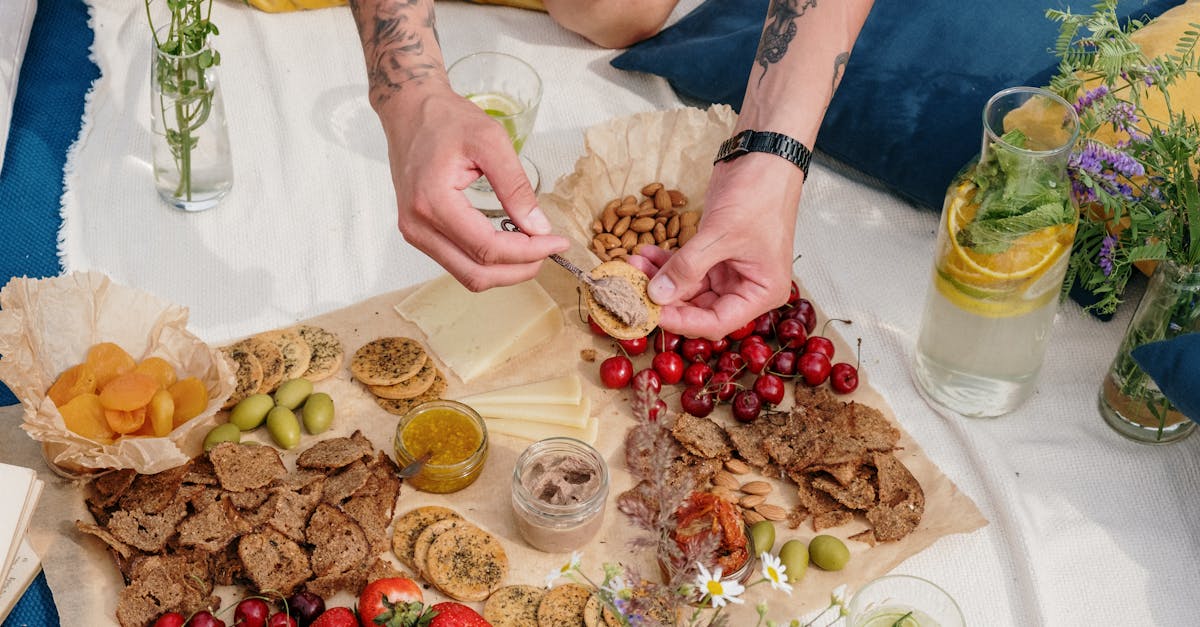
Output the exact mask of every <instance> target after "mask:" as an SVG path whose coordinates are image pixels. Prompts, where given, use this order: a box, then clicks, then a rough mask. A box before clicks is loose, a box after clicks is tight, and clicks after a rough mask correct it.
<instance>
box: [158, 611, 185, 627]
mask: <svg viewBox="0 0 1200 627" xmlns="http://www.w3.org/2000/svg"><path fill="white" fill-rule="evenodd" d="M185 622H187V619H186V618H184V617H183V614H180V613H179V612H167V613H166V614H163V615H162V616H159V617H158V620H156V621H154V627H183V624H184V623H185Z"/></svg>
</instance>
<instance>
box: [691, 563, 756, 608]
mask: <svg viewBox="0 0 1200 627" xmlns="http://www.w3.org/2000/svg"><path fill="white" fill-rule="evenodd" d="M696 565H697V566H699V567H700V574H699V575H696V587H697V588H699V589H700V590H701V591H702V592H703V593H704V594H705V595H706V596H708V598H709V600H711V601H712V606H713V607H725V604H726V603H744V602H745V601H744V600H743V599H739V598H738V595H739V594H741V593H742V592H743V591H744V590H745V589H746V588H745V587H743V586H742V584H740V583H738V582H736V581H722V580H721V574H722V573H721V567H720V566H718V567H716V569H714V570H713V571H712V573H709V572H708V569H707V568H705V567H704V564H699V563H697V564H696Z"/></svg>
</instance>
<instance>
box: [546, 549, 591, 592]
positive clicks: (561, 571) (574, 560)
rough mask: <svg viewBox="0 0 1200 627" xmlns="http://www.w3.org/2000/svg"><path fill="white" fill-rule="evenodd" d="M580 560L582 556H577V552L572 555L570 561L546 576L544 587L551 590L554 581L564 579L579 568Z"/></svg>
mask: <svg viewBox="0 0 1200 627" xmlns="http://www.w3.org/2000/svg"><path fill="white" fill-rule="evenodd" d="M581 559H582V556H581V555H580V554H579V551H575V552H574V553H572V554H571V559H569V560H567V562H566V563H565V564H563V565H562V566H559V567H558V568H555V569H554V570H552V571H550V573H549V574H547V575H546V587H547V588H553V587H554V582H555V581H558V580H559V579H560V578H562V577H566V576H567V575H569V574H570V573H571V571H573V570H575V569H577V568H579V562H580V560H581Z"/></svg>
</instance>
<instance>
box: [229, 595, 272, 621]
mask: <svg viewBox="0 0 1200 627" xmlns="http://www.w3.org/2000/svg"><path fill="white" fill-rule="evenodd" d="M270 615H271V606H269V605H267V602H266V601H264V600H262V599H242V600H241V601H240V602H239V603H238V604H237V609H235V610H234V611H233V624H234V625H238V626H239V627H240V626H244V627H263V625H266V624H267V617H268V616H270Z"/></svg>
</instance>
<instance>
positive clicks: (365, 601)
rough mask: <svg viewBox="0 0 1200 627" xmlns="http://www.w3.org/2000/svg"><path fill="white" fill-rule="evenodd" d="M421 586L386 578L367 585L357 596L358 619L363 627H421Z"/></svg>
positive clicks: (395, 578) (422, 607)
mask: <svg viewBox="0 0 1200 627" xmlns="http://www.w3.org/2000/svg"><path fill="white" fill-rule="evenodd" d="M423 600H424V599H423V597H422V594H421V586H419V585H417V582H415V581H413V580H412V579H409V578H407V577H386V578H384V579H377V580H375V581H372V582H371V583H369V584H367V586H366V587H365V588H363V590H362V592H361V593H360V594H359V595H358V618H359V620H361V621H362V624H363V625H364V626H365V627H371V626H373V625H382V626H384V627H413V626H414V625H423V624H424V623H422V622H421V619H422V618H423V617H424V614H425V605H424V604H423V603H422V601H423Z"/></svg>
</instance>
